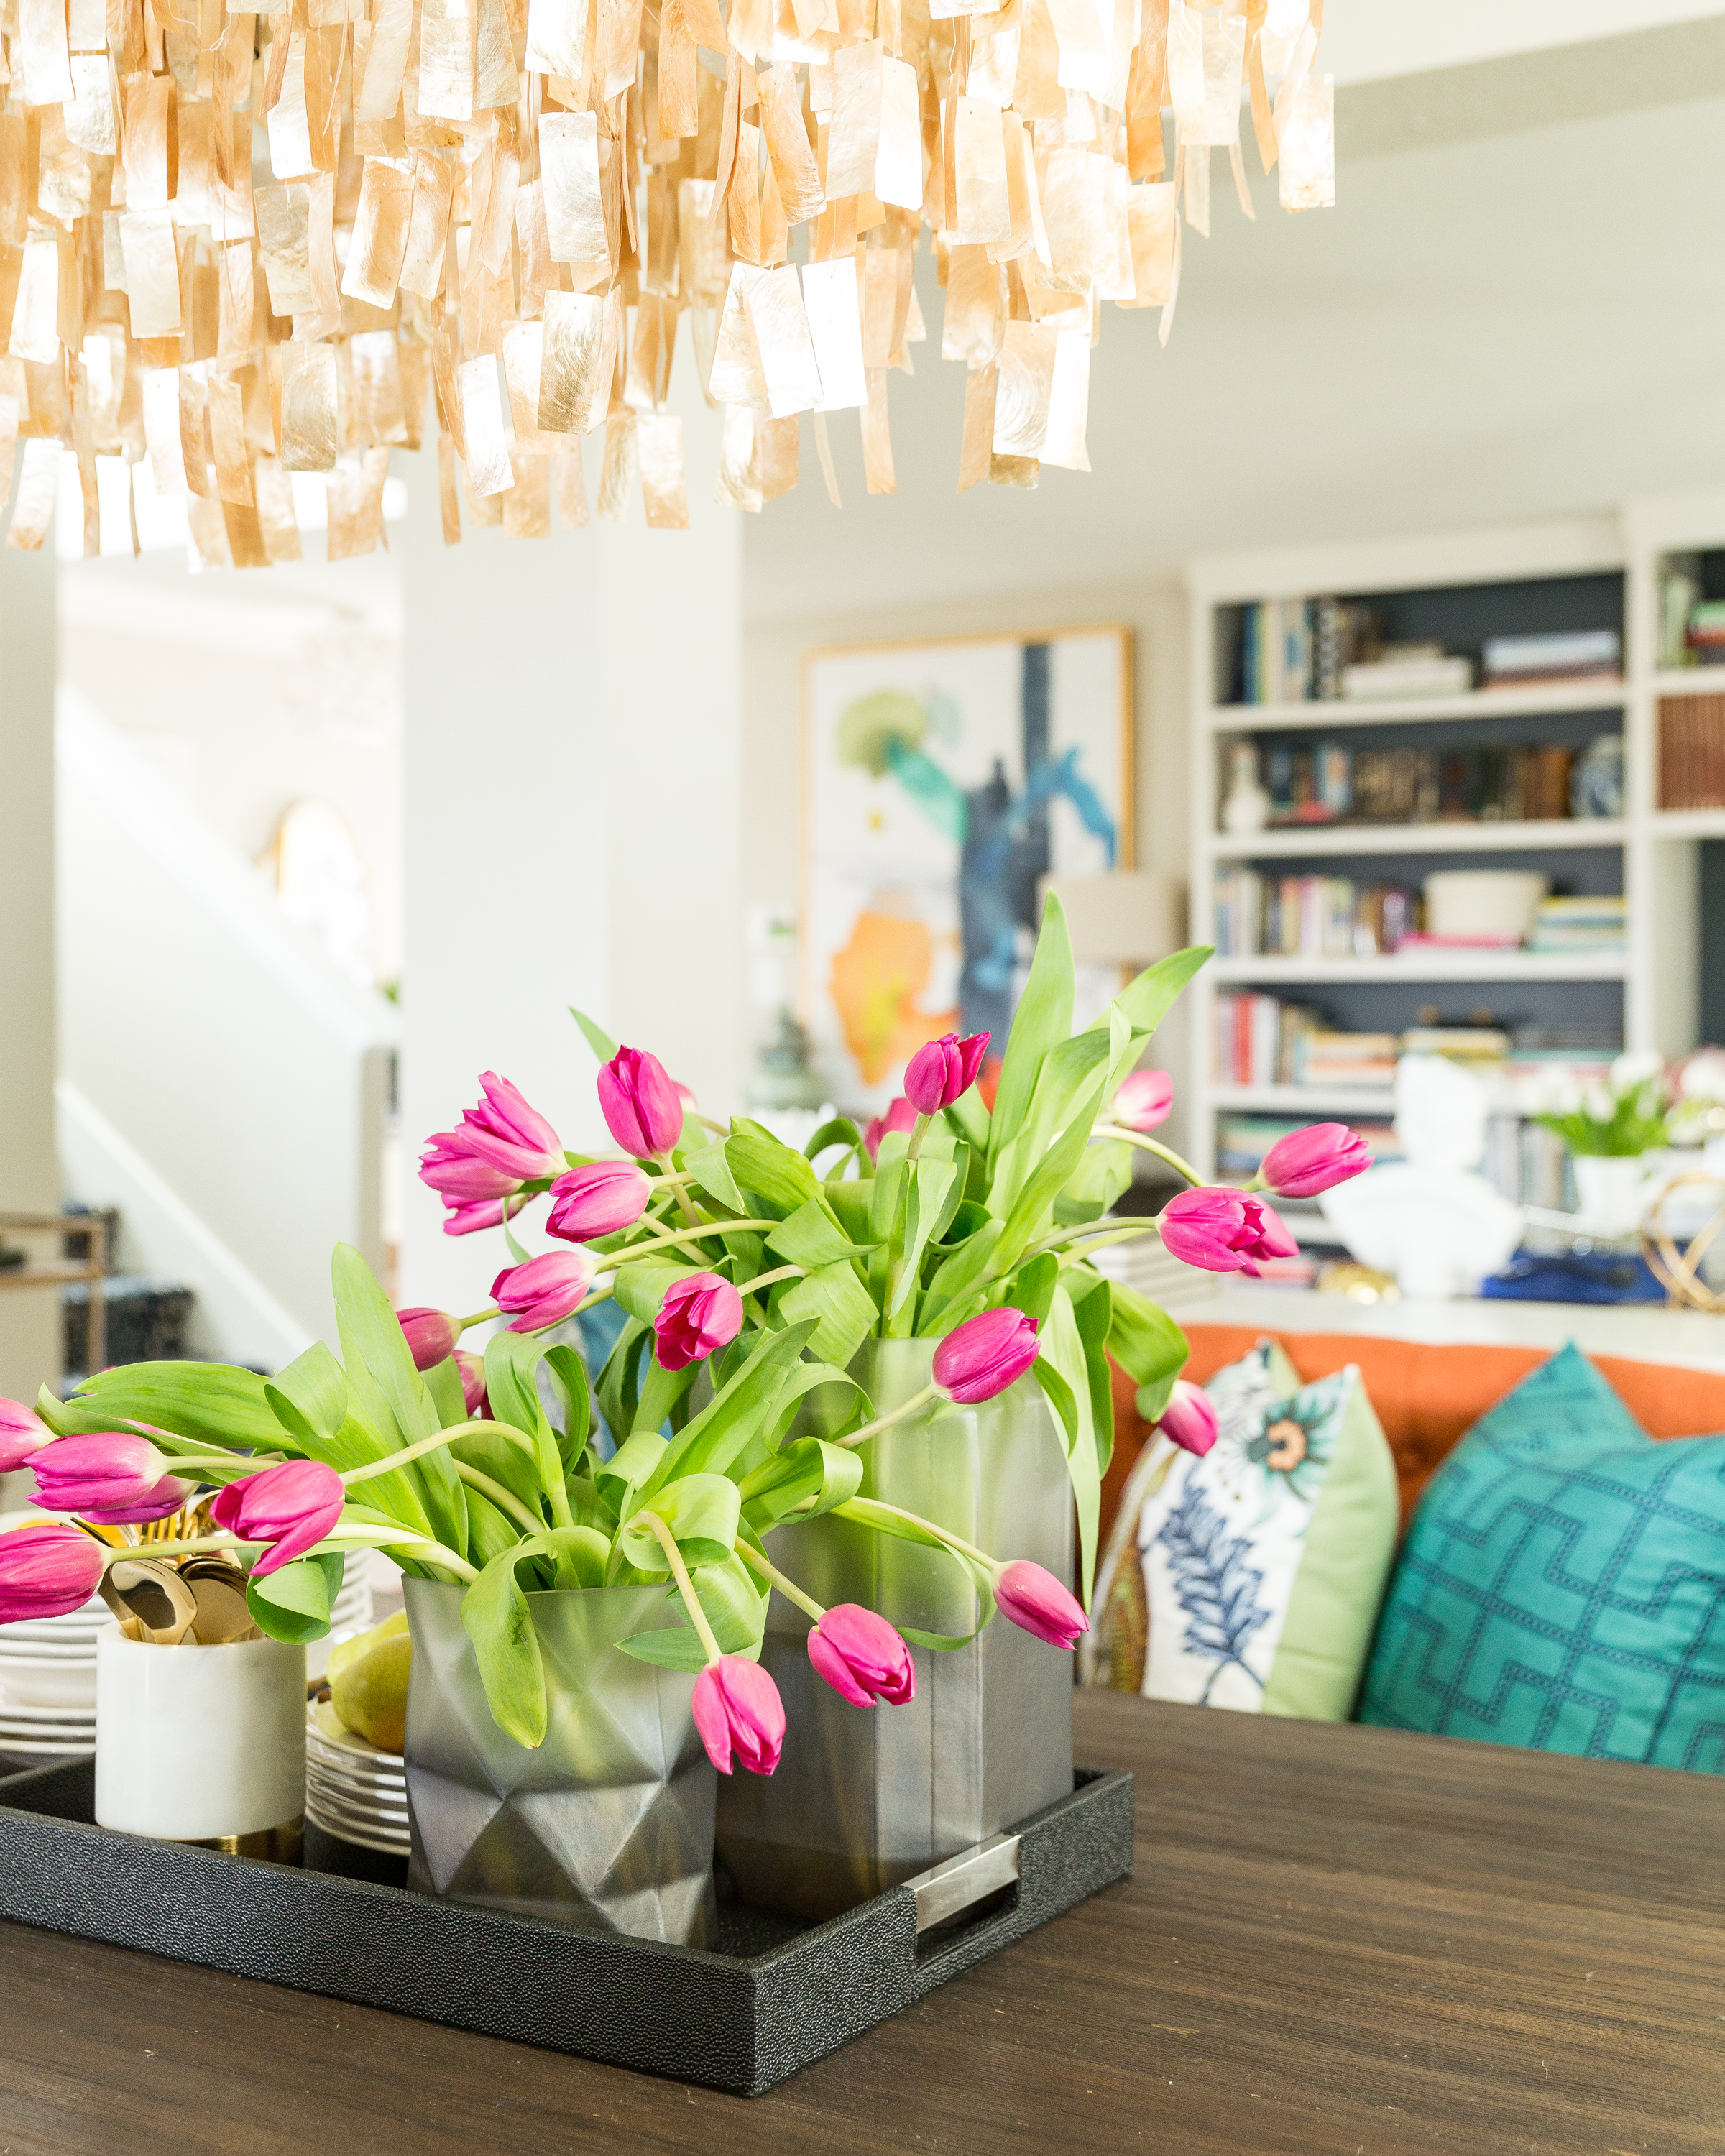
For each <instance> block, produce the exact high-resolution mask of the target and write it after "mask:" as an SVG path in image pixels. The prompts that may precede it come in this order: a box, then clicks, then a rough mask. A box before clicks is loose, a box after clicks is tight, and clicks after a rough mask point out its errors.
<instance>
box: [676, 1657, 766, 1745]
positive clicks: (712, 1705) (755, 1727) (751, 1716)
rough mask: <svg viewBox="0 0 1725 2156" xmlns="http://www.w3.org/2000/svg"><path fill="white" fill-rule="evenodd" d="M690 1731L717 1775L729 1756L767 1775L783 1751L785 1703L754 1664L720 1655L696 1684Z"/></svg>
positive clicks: (709, 1664)
mask: <svg viewBox="0 0 1725 2156" xmlns="http://www.w3.org/2000/svg"><path fill="white" fill-rule="evenodd" d="M694 1710H695V1727H696V1728H697V1729H698V1730H699V1731H700V1732H701V1743H703V1744H705V1745H706V1756H707V1758H709V1759H711V1761H712V1763H713V1764H714V1766H716V1768H718V1770H719V1772H720V1773H721V1774H729V1773H730V1772H731V1762H732V1757H733V1755H734V1756H735V1757H736V1758H738V1759H740V1760H741V1761H742V1763H743V1765H744V1766H745V1767H747V1768H748V1770H749V1772H750V1774H771V1773H772V1772H773V1768H775V1767H776V1766H777V1765H778V1755H779V1753H781V1752H782V1751H783V1749H784V1702H783V1700H782V1699H781V1698H780V1697H779V1696H778V1686H777V1685H776V1684H774V1683H773V1680H772V1678H771V1677H769V1676H768V1674H767V1672H766V1671H765V1670H763V1669H762V1667H761V1666H760V1664H759V1663H758V1662H751V1661H745V1659H744V1658H743V1656H742V1655H721V1656H720V1658H719V1660H718V1661H716V1662H709V1663H708V1665H707V1666H706V1668H705V1669H704V1670H703V1671H701V1675H700V1676H698V1677H696V1680H695V1700H694Z"/></svg>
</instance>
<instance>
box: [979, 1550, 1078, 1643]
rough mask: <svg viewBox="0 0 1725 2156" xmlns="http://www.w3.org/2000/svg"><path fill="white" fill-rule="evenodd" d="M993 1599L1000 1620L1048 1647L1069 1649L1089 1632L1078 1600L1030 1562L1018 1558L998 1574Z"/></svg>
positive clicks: (1057, 1581) (1053, 1577) (1054, 1579)
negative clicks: (1082, 1635) (1005, 1619)
mask: <svg viewBox="0 0 1725 2156" xmlns="http://www.w3.org/2000/svg"><path fill="white" fill-rule="evenodd" d="M994 1599H995V1601H996V1602H998V1603H999V1605H1000V1614H1001V1615H1002V1616H1003V1617H1008V1618H1010V1619H1011V1620H1012V1622H1013V1623H1014V1625H1019V1626H1020V1627H1022V1629H1023V1630H1024V1631H1026V1632H1034V1634H1035V1635H1036V1637H1037V1638H1038V1639H1039V1640H1047V1642H1048V1644H1049V1645H1050V1647H1066V1648H1070V1647H1072V1646H1073V1645H1075V1644H1076V1641H1077V1639H1078V1635H1079V1634H1080V1633H1081V1632H1087V1631H1089V1630H1090V1620H1089V1618H1088V1617H1086V1615H1085V1614H1084V1611H1083V1610H1082V1609H1081V1608H1080V1606H1079V1604H1078V1599H1077V1597H1076V1595H1073V1594H1069V1593H1068V1592H1067V1590H1066V1589H1065V1588H1064V1587H1062V1586H1061V1584H1060V1582H1059V1580H1057V1579H1056V1578H1055V1576H1054V1574H1053V1573H1051V1572H1045V1571H1044V1569H1043V1568H1042V1567H1041V1566H1040V1564H1032V1563H1031V1562H1030V1560H1029V1558H1024V1557H1021V1558H1018V1559H1017V1560H1016V1561H1015V1562H1014V1563H1011V1564H1009V1565H1008V1566H1007V1567H1006V1568H1005V1569H1004V1571H1003V1572H1002V1573H1001V1574H1000V1576H999V1578H998V1579H996V1581H995V1582H994Z"/></svg>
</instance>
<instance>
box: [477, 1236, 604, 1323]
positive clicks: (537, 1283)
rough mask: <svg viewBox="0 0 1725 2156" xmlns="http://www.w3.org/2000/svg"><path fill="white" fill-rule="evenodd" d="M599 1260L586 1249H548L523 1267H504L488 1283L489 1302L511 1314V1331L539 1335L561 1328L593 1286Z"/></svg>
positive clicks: (529, 1260) (530, 1259)
mask: <svg viewBox="0 0 1725 2156" xmlns="http://www.w3.org/2000/svg"><path fill="white" fill-rule="evenodd" d="M597 1271H598V1260H597V1259H596V1258H594V1257H593V1254H592V1252H591V1251H588V1250H547V1252H546V1254H545V1255H544V1256H543V1257H542V1258H529V1259H528V1260H527V1262H526V1265H506V1266H505V1267H504V1269H503V1270H502V1271H501V1273H499V1274H498V1276H497V1277H496V1279H495V1280H494V1281H492V1283H491V1299H492V1301H494V1302H495V1304H496V1306H497V1307H498V1308H499V1309H500V1310H506V1311H508V1312H511V1318H510V1324H509V1329H510V1331H511V1332H542V1331H543V1330H544V1328H545V1327H547V1325H560V1324H561V1323H562V1321H563V1320H564V1318H566V1317H568V1316H569V1315H570V1314H571V1312H573V1311H574V1310H575V1309H576V1308H577V1307H578V1306H579V1304H580V1302H581V1300H582V1298H583V1296H585V1295H586V1293H587V1291H588V1288H589V1287H591V1286H592V1285H593V1275H594V1274H595V1273H596V1272H597Z"/></svg>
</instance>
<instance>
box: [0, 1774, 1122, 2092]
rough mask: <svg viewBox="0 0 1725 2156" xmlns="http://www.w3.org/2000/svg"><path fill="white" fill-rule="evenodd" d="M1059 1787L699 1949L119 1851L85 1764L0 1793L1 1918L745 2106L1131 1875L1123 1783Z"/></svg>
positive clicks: (739, 1920)
mask: <svg viewBox="0 0 1725 2156" xmlns="http://www.w3.org/2000/svg"><path fill="white" fill-rule="evenodd" d="M1074 1779H1075V1784H1076V1786H1075V1787H1074V1789H1073V1792H1072V1794H1071V1795H1070V1797H1063V1798H1061V1799H1059V1800H1058V1801H1057V1802H1056V1803H1055V1804H1050V1805H1049V1806H1048V1808H1047V1809H1045V1810H1044V1811H1040V1812H1038V1813H1037V1814H1035V1815H1034V1817H1033V1818H1030V1819H1028V1820H1024V1821H1022V1822H1021V1823H1020V1824H1019V1826H1018V1827H1017V1828H1016V1829H1015V1830H1014V1831H1013V1832H1011V1833H1009V1834H1006V1835H996V1836H994V1837H993V1840H990V1841H988V1842H985V1843H983V1844H982V1845H980V1846H979V1848H978V1849H977V1850H974V1851H966V1852H965V1853H964V1854H963V1855H962V1856H957V1857H955V1858H953V1859H952V1861H950V1862H949V1863H948V1864H946V1865H942V1866H937V1868H936V1870H935V1871H933V1872H930V1873H925V1874H924V1875H923V1877H922V1880H921V1881H908V1882H906V1884H905V1885H904V1886H895V1887H894V1888H892V1889H891V1891H890V1892H887V1893H885V1894H880V1895H877V1896H875V1898H874V1900H872V1901H870V1902H864V1903H863V1904H862V1905H861V1907H859V1908H855V1909H852V1910H850V1911H849V1912H847V1913H846V1914H845V1915H844V1916H842V1917H834V1918H833V1919H832V1920H831V1921H830V1922H827V1923H824V1924H817V1925H814V1926H813V1927H810V1928H801V1929H799V1928H796V1927H795V1926H794V1925H793V1924H792V1923H791V1922H789V1921H788V1920H787V1919H784V1918H781V1917H769V1916H767V1915H765V1914H763V1913H762V1912H760V1911H757V1910H753V1909H749V1908H747V1907H741V1906H738V1905H737V1904H729V1905H726V1904H721V1908H720V1912H719V1935H718V1941H717V1945H716V1949H714V1950H712V1951H708V1950H705V1949H701V1948H692V1947H675V1946H665V1945H662V1944H660V1943H658V1942H656V1941H651V1940H642V1939H630V1938H620V1937H619V1936H618V1935H617V1934H615V1933H608V1932H593V1931H580V1930H575V1929H572V1928H568V1927H565V1926H562V1925H557V1924H546V1923H539V1922H533V1921H532V1920H531V1919H527V1918H523V1917H508V1916H501V1915H498V1914H496V1913H495V1912H491V1911H489V1910H484V1909H473V1908H468V1907H464V1906H462V1905H461V1904H460V1903H459V1902H440V1901H436V1900H433V1899H431V1898H430V1897H427V1896H424V1895H419V1894H410V1893H408V1892H405V1891H404V1890H403V1889H402V1888H400V1887H397V1886H377V1885H373V1884H372V1883H371V1882H370V1881H366V1880H362V1879H347V1878H340V1877H336V1876H333V1875H332V1874H331V1873H328V1872H321V1871H297V1870H294V1869H290V1867H288V1866H283V1865H276V1864H264V1863H258V1862H254V1861H252V1860H251V1859H250V1858H248V1857H239V1856H223V1855H220V1854H219V1853H218V1852H217V1851H212V1850H204V1849H196V1848H192V1847H190V1846H187V1845H183V1844H181V1843H177V1842H162V1841H149V1840H144V1839H142V1838H141V1837H140V1836H138V1835H129V1834H116V1833H113V1832H111V1831H110V1830H109V1829H107V1828H105V1827H99V1826H97V1825H94V1824H93V1821H92V1811H93V1809H94V1800H95V1763H94V1762H93V1761H92V1760H87V1759H86V1760H79V1761H74V1762H73V1763H69V1764H67V1765H63V1766H53V1767H43V1768H36V1769H34V1770H33V1771H30V1772H28V1773H25V1774H16V1775H13V1776H11V1777H9V1778H8V1779H5V1780H3V1781H0V1917H13V1918H14V1919H16V1920H17V1921H18V1922H21V1923H26V1924H36V1925H39V1926H41V1927H43V1928H45V1929H47V1930H49V1931H56V1932H68V1933H72V1934H74V1936H75V1937H78V1938H87V1939H102V1940H105V1941H106V1942H108V1943H110V1945H114V1946H122V1947H133V1948H138V1949H140V1950H141V1951H142V1952H144V1953H155V1954H164V1955H167V1957H168V1958H170V1959H172V1960H175V1961H189V1962H197V1963H202V1964H203V1966H204V1967H205V1968H208V1969H224V1970H227V1971H229V1972H231V1973H232V1974H235V1975H239V1976H250V1977H257V1978H259V1979H262V1980H263V1981H264V1982H265V1983H269V1984H289V1985H291V1986H293V1987H294V1988H295V1989H297V1990H300V1991H315V1992H321V1993H323V1994H326V1996H328V1997H330V1998H331V1999H352V2000H354V2001H355V2002H357V2003H358V2004H360V2005H366V2006H379V2007H382V2008H385V2009H386V2010H388V2011H389V2012H391V2013H395V2014H409V2015H417V2016H418V2017H419V2018H420V2019H421V2020H427V2021H444V2022H448V2023H450V2024H451V2025H454V2027H456V2028H460V2029H472V2030H478V2031H479V2032H480V2033H481V2034H483V2035H490V2036H503V2037H508V2038H510V2039H511V2040H514V2041H516V2042H517V2043H523V2044H538V2045H542V2046H545V2047H546V2048H547V2049H548V2050H551V2051H571V2052H573V2053H575V2054H577V2055H578V2056H580V2057H583V2058H588V2059H598V2060H603V2061H605V2062H606V2063H607V2064H608V2065H611V2066H631V2067H634V2068H636V2069H637V2070H639V2071H644V2072H647V2073H655V2074H664V2075H667V2076H670V2077H672V2078H673V2079H675V2080H679V2081H685V2082H700V2083H701V2084H703V2085H705V2086H706V2087H709V2088H718V2089H726V2090H730V2091H732V2092H734V2093H736V2094H737V2095H742V2096H758V2095H759V2094H760V2093H761V2092H762V2091H763V2090H765V2089H769V2088H772V2087H773V2086H774V2085H775V2083H777V2082H782V2081H783V2079H784V2078H785V2076H787V2075H788V2074H793V2073H795V2072H796V2071H798V2068H799V2067H801V2066H808V2065H809V2063H810V2061H813V2060H815V2059H819V2058H821V2057H824V2056H825V2054H826V2053H827V2052H829V2051H836V2050H837V2049H838V2048H839V2046H840V2045H841V2044H846V2043H849V2042H850V2039H851V2038H852V2037H853V2036H858V2035H861V2034H862V2032H863V2030H865V2029H870V2028H873V2027H874V2025H875V2023H876V2022H879V2021H884V2020H886V2019H887V2017H888V2016H889V2015H893V2014H896V2013H898V2012H900V2011H901V2009H903V2008H904V2007H906V2006H908V2005H911V2003H912V2002H913V2001H914V2000H916V1999H921V1998H922V1997H923V1996H924V1994H926V1993H927V1992H930V1991H932V1990H933V1989H934V1988H935V1986H936V1985H937V1984H944V1983H946V1982H947V1979H949V1978H951V1977H954V1976H957V1975H958V1974H960V1972H961V1971H962V1970H964V1969H970V1968H972V1967H973V1966H974V1965H975V1963H978V1962H979V1961H983V1960H984V1959H986V1958H987V1957H988V1955H990V1954H992V1953H997V1952H998V1951H999V1949H1000V1948H1002V1947H1004V1946H1009V1945H1010V1944H1011V1943H1013V1941H1014V1940H1015V1939H1020V1938H1024V1935H1025V1933H1028V1932H1031V1931H1034V1929H1035V1928H1037V1926H1038V1925H1040V1924H1045V1923H1046V1922H1048V1920H1049V1919H1050V1917H1056V1916H1058V1915H1060V1912H1062V1911H1063V1910H1065V1909H1070V1907H1072V1906H1073V1904H1074V1903H1075V1902H1081V1901H1083V1900H1084V1899H1085V1897H1086V1896H1087V1895H1091V1894H1094V1893H1095V1892H1096V1891H1097V1889H1098V1888H1100V1887H1102V1886H1108V1885H1110V1884H1111V1882H1112V1881H1116V1880H1118V1879H1124V1878H1125V1877H1127V1875H1128V1874H1129V1873H1130V1871H1131V1870H1132V1776H1131V1775H1130V1774H1091V1773H1088V1772H1086V1771H1085V1770H1083V1769H1080V1770H1079V1772H1078V1773H1077V1774H1076V1776H1075V1778H1074Z"/></svg>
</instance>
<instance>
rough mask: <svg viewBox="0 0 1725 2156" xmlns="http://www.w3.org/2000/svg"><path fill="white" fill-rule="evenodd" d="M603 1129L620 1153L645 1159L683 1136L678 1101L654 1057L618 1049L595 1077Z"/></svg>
mask: <svg viewBox="0 0 1725 2156" xmlns="http://www.w3.org/2000/svg"><path fill="white" fill-rule="evenodd" d="M598 1088H599V1110H600V1112H601V1113H602V1114H603V1116H604V1118H605V1127H606V1128H607V1130H608V1131H609V1132H610V1133H611V1135H612V1137H614V1138H615V1139H616V1141H617V1142H618V1144H619V1145H620V1146H621V1147H623V1150H624V1152H626V1153H629V1154H632V1155H633V1156H634V1158H635V1159H637V1160H650V1159H652V1158H653V1157H654V1156H655V1154H657V1153H665V1152H670V1149H671V1147H673V1146H674V1145H675V1143H676V1142H677V1140H678V1139H679V1138H680V1137H681V1136H682V1135H683V1102H682V1098H681V1096H680V1093H679V1091H678V1089H677V1087H676V1086H675V1085H674V1084H673V1083H672V1082H671V1080H670V1076H669V1075H668V1074H667V1072H666V1070H665V1065H663V1064H662V1063H661V1062H660V1060H659V1058H658V1057H657V1056H656V1055H649V1054H648V1053H647V1051H646V1050H645V1049H644V1048H619V1050H618V1051H617V1053H616V1054H615V1055H614V1056H613V1057H612V1058H611V1060H610V1061H609V1062H608V1063H607V1064H606V1065H603V1068H602V1069H601V1070H600V1072H599V1076H598Z"/></svg>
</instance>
